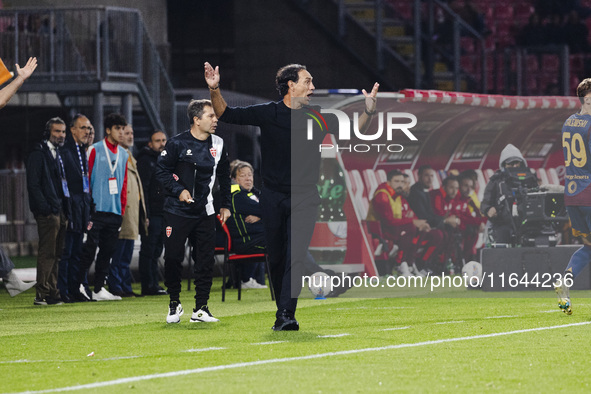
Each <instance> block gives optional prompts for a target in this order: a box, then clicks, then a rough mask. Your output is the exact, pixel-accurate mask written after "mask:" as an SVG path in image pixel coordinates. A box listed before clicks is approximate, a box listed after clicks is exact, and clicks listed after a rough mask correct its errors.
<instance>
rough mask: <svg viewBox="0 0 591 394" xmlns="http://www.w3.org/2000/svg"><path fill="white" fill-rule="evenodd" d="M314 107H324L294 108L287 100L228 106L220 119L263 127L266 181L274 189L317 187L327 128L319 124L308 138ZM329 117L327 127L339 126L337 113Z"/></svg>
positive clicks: (262, 143)
mask: <svg viewBox="0 0 591 394" xmlns="http://www.w3.org/2000/svg"><path fill="white" fill-rule="evenodd" d="M311 110H313V111H316V112H320V107H318V106H304V107H303V108H302V109H299V110H292V109H290V108H288V107H287V106H286V105H285V103H283V101H277V102H270V103H265V104H258V105H252V106H249V107H227V108H226V110H225V111H224V113H223V114H222V116H221V117H220V121H222V122H226V123H233V124H241V125H252V126H258V127H260V129H261V153H262V169H261V170H262V171H261V172H262V176H263V183H264V185H265V187H267V188H269V189H271V190H274V191H277V192H282V193H289V192H291V191H292V187H297V188H303V189H307V188H310V187H314V188H315V187H316V183H317V181H318V174H319V170H320V150H319V144H321V143H322V140H323V139H324V136H325V135H326V129H324V130H320V129H319V128H318V127H317V126H315V127H314V128H313V138H312V140H310V141H308V140H307V120H308V119H312V118H311V117H310V116H309V115H308V113H310V112H312V111H311ZM327 118H328V119H327V123H328V122H330V123H329V125H328V127H327V129H329V130H332V129H334V130H337V128H338V126H337V125H335V124H336V117H334V116H330V117H327ZM333 118H334V119H333ZM314 124H315V123H314ZM331 127H332V129H331ZM292 152H293V155H292ZM292 161H293V163H292Z"/></svg>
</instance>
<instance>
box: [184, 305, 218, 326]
mask: <svg viewBox="0 0 591 394" xmlns="http://www.w3.org/2000/svg"><path fill="white" fill-rule="evenodd" d="M218 321H220V320H219V319H216V318H215V317H213V315H212V314H211V312H210V311H209V308H208V307H207V305H203V306H202V307H201V308H200V309H199V310H196V309H193V314H192V315H191V323H215V322H218Z"/></svg>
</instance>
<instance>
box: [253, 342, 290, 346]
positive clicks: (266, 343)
mask: <svg viewBox="0 0 591 394" xmlns="http://www.w3.org/2000/svg"><path fill="white" fill-rule="evenodd" d="M285 342H287V341H269V342H257V343H251V345H274V344H276V343H285Z"/></svg>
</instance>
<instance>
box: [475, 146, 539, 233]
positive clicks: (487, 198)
mask: <svg viewBox="0 0 591 394" xmlns="http://www.w3.org/2000/svg"><path fill="white" fill-rule="evenodd" d="M516 171H517V172H521V174H523V176H518V177H517V176H515V175H516ZM532 172H533V170H532V169H530V168H529V167H528V166H527V161H526V160H525V158H524V157H523V155H522V154H521V151H520V150H519V149H517V148H516V147H515V146H514V145H512V144H508V145H507V146H506V147H505V148H504V149H503V150H502V151H501V156H500V158H499V169H498V170H497V171H496V172H495V173H494V175H493V176H492V177H491V178H490V181H489V183H488V184H487V185H486V188H485V189H484V197H483V199H482V203H481V206H480V209H481V211H482V213H483V214H484V215H485V216H486V217H487V218H488V234H489V238H490V240H491V241H492V243H498V244H499V243H500V244H515V235H516V232H517V229H518V228H517V226H518V224H517V223H515V221H514V220H513V217H514V216H515V213H516V209H517V203H518V201H517V197H516V193H517V190H518V189H519V188H523V189H528V188H534V187H536V186H538V183H537V179H536V177H535V176H533V175H532ZM514 206H515V207H514Z"/></svg>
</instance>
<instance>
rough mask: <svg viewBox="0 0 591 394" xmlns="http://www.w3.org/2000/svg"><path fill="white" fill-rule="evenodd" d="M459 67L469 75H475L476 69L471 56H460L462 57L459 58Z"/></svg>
mask: <svg viewBox="0 0 591 394" xmlns="http://www.w3.org/2000/svg"><path fill="white" fill-rule="evenodd" d="M460 66H461V67H462V70H464V71H465V72H467V73H469V74H475V73H476V67H475V64H474V58H473V56H472V55H462V57H461V58H460Z"/></svg>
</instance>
